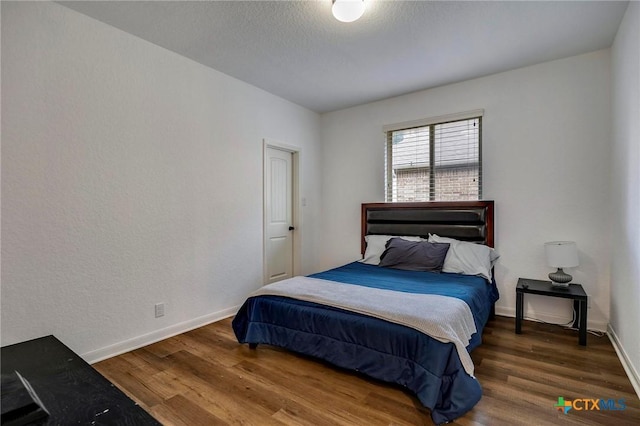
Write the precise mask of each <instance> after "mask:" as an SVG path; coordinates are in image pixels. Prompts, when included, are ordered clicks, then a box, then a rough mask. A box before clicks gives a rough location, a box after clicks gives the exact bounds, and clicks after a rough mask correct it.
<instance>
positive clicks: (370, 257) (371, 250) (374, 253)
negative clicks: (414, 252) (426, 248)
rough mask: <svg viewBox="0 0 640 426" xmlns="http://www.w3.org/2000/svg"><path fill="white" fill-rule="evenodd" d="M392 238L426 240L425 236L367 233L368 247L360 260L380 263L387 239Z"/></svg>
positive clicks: (368, 262)
mask: <svg viewBox="0 0 640 426" xmlns="http://www.w3.org/2000/svg"><path fill="white" fill-rule="evenodd" d="M391 238H402V239H403V240H407V241H425V239H424V238H420V237H405V236H404V235H402V236H395V235H366V236H365V237H364V240H365V241H366V242H367V249H366V250H365V252H364V258H363V259H362V260H360V262H362V263H366V264H368V265H378V264H379V263H380V256H381V255H382V253H383V252H384V250H385V249H386V247H385V246H386V245H387V241H389V240H390V239H391Z"/></svg>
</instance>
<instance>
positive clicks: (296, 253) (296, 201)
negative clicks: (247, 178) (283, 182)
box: [262, 138, 302, 285]
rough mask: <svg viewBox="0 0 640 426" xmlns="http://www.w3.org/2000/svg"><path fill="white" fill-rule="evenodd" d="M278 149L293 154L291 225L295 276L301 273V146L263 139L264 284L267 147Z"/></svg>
mask: <svg viewBox="0 0 640 426" xmlns="http://www.w3.org/2000/svg"><path fill="white" fill-rule="evenodd" d="M269 148H272V149H278V150H280V151H284V152H288V153H290V154H291V179H292V180H293V182H291V198H292V200H291V222H292V223H291V226H293V227H295V230H294V231H293V259H292V262H293V265H292V266H293V276H296V275H300V265H301V256H300V254H301V249H302V214H301V213H302V212H301V209H300V199H301V198H300V155H301V150H300V147H297V146H294V145H289V144H285V143H282V142H279V141H276V140H273V139H267V138H265V139H263V140H262V285H265V284H266V283H267V281H268V269H267V183H268V180H267V176H266V173H267V149H269Z"/></svg>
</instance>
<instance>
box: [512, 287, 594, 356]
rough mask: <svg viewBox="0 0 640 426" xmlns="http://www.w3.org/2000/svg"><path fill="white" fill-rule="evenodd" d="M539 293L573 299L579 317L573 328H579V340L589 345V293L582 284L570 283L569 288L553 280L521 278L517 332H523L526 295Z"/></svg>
mask: <svg viewBox="0 0 640 426" xmlns="http://www.w3.org/2000/svg"><path fill="white" fill-rule="evenodd" d="M525 293H529V294H539V295H542V296H551V297H561V298H564V299H572V300H573V308H574V309H575V311H576V312H577V318H576V319H575V321H574V322H573V328H577V329H578V342H579V343H580V345H582V346H586V345H587V297H588V296H587V293H585V291H584V288H582V285H580V284H569V287H567V288H558V287H553V286H552V285H551V281H540V280H532V279H529V278H519V279H518V285H517V286H516V334H522V320H523V318H524V309H523V307H524V306H523V305H524V295H525Z"/></svg>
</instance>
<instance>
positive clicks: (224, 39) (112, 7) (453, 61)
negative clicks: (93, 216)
mask: <svg viewBox="0 0 640 426" xmlns="http://www.w3.org/2000/svg"><path fill="white" fill-rule="evenodd" d="M59 3H61V4H63V5H65V6H67V7H69V8H71V9H74V10H76V11H78V12H81V13H83V14H85V15H88V16H90V17H93V18H95V19H97V20H99V21H102V22H104V23H107V24H109V25H112V26H114V27H116V28H119V29H121V30H124V31H126V32H128V33H131V34H133V35H136V36H138V37H140V38H142V39H145V40H147V41H150V42H152V43H154V44H157V45H158V46H162V47H164V48H166V49H169V50H172V51H174V52H176V53H178V54H180V55H183V56H186V57H187V58H190V59H192V60H194V61H197V62H199V63H201V64H204V65H207V66H209V67H211V68H214V69H216V70H218V71H221V72H223V73H225V74H228V75H230V76H233V77H235V78H238V79H240V80H243V81H245V82H247V83H250V84H252V85H254V86H257V87H260V88H262V89H264V90H266V91H268V92H271V93H273V94H275V95H278V96H281V97H282V98H285V99H288V100H290V101H292V102H295V103H297V104H299V105H302V106H305V107H307V108H309V109H311V110H314V111H317V112H326V111H333V110H337V109H342V108H345V107H349V106H353V105H358V104H362V103H366V102H371V101H375V100H380V99H385V98H388V97H392V96H397V95H401V94H405V93H409V92H413V91H416V90H421V89H426V88H430V87H435V86H440V85H444V84H449V83H454V82H458V81H462V80H467V79H470V78H475V77H479V76H483V75H488V74H493V73H496V72H501V71H506V70H510V69H514V68H519V67H523V66H527V65H531V64H535V63H539V62H544V61H549V60H553V59H558V58H562V57H567V56H573V55H577V54H580V53H586V52H590V51H594V50H598V49H602V48H606V47H609V46H611V44H612V43H613V39H614V37H615V34H616V31H617V29H618V26H619V24H620V21H621V20H622V16H623V15H624V11H625V10H626V7H627V2H612V1H605V2H599V1H587V2H583V1H568V2H538V1H533V2H529V1H512V2H497V1H489V2H484V1H474V2H456V1H447V2H432V1H429V2H427V1H376V0H366V3H367V10H366V11H365V14H364V16H363V17H362V18H361V19H360V20H358V21H356V22H354V23H349V24H347V23H342V22H338V21H337V20H335V19H334V18H333V17H332V16H331V0H322V1H296V2H290V1H195V2H191V1H169V2H167V1H124V2H113V1H72V2H64V1H63V2H59Z"/></svg>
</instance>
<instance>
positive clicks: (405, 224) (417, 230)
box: [361, 201, 494, 255]
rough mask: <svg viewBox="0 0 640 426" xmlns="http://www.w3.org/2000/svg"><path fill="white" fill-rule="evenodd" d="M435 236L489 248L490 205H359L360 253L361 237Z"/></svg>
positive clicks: (491, 217) (473, 203) (490, 230)
mask: <svg viewBox="0 0 640 426" xmlns="http://www.w3.org/2000/svg"><path fill="white" fill-rule="evenodd" d="M368 234H377V235H416V236H419V237H424V238H426V237H428V235H429V234H438V235H440V236H442V237H450V238H455V239H458V240H464V241H473V242H478V243H482V244H486V245H488V246H489V247H493V244H494V241H493V201H434V202H416V203H366V204H362V237H361V239H362V242H361V250H362V254H363V255H364V252H365V249H366V242H365V240H364V237H365V235H368Z"/></svg>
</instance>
